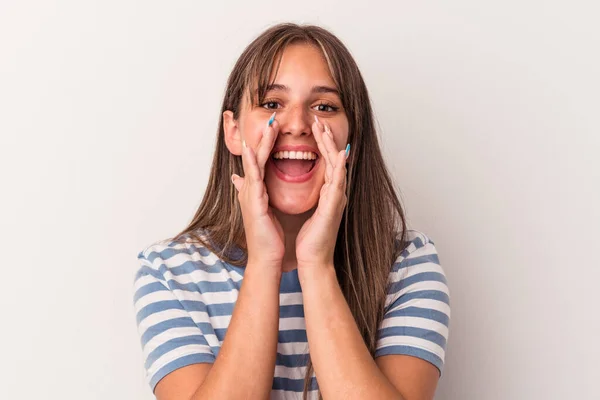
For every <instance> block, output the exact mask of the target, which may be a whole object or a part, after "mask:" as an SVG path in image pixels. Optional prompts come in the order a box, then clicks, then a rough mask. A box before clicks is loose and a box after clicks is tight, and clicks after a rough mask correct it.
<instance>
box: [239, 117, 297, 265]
mask: <svg viewBox="0 0 600 400" xmlns="http://www.w3.org/2000/svg"><path fill="white" fill-rule="evenodd" d="M274 117H275V114H273V115H272V116H271V119H270V120H269V121H273V122H272V124H271V125H270V126H269V125H268V123H267V126H266V128H265V130H264V131H263V136H262V138H261V140H260V142H259V144H258V146H257V149H256V153H255V152H254V150H253V149H252V148H251V147H250V146H246V142H245V141H244V142H243V143H244V144H243V148H242V163H243V166H244V177H243V178H242V177H240V176H239V175H237V174H233V175H232V176H231V180H232V182H233V184H234V186H235V188H236V189H237V191H238V201H239V202H240V208H241V210H242V218H243V221H244V231H245V233H246V243H247V246H248V264H257V265H270V266H274V267H279V268H281V265H282V261H283V256H284V254H285V242H284V234H283V229H282V227H281V224H280V223H279V221H278V220H277V218H276V217H275V215H274V214H273V211H272V210H271V207H270V206H269V196H268V194H267V188H266V186H265V183H264V177H265V164H266V163H267V160H268V159H269V157H270V154H271V150H272V149H273V145H274V143H275V138H276V137H277V132H278V131H279V124H278V123H277V121H275V120H274Z"/></svg>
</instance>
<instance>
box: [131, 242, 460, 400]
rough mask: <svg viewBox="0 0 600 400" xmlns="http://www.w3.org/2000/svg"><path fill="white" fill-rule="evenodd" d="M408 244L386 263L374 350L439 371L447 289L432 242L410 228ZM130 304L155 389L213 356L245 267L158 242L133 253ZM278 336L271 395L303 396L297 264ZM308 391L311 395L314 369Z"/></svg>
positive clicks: (193, 245) (286, 281) (284, 286)
mask: <svg viewBox="0 0 600 400" xmlns="http://www.w3.org/2000/svg"><path fill="white" fill-rule="evenodd" d="M407 233H408V240H409V244H408V246H407V247H406V248H405V249H404V251H403V252H402V253H401V254H400V256H399V257H398V258H397V260H396V261H395V262H394V264H393V266H391V270H390V274H389V290H388V295H387V298H386V302H385V314H384V319H383V321H382V323H381V325H380V327H379V330H378V340H377V346H376V352H375V357H378V356H382V355H387V354H407V355H411V356H415V357H419V358H421V359H424V360H426V361H428V362H430V363H432V364H433V365H435V366H436V367H437V368H438V369H439V372H440V374H441V372H442V366H443V364H444V355H445V350H446V341H447V339H448V327H449V319H450V301H449V291H448V286H447V284H446V277H445V275H444V271H443V270H442V267H441V266H440V263H439V259H438V254H437V251H436V248H435V247H434V243H433V242H432V241H431V240H430V239H429V238H428V237H427V236H425V234H423V233H422V232H419V231H415V230H408V232H407ZM138 259H139V260H140V262H141V266H140V267H139V269H138V271H137V273H136V274H135V279H134V288H133V289H134V296H133V301H134V307H135V312H136V318H137V328H138V333H139V335H140V340H141V345H142V350H143V354H144V360H145V371H146V379H147V382H148V384H149V385H150V388H151V390H152V391H153V392H154V389H155V387H156V384H157V383H158V381H160V379H162V378H163V377H164V376H165V375H167V374H168V373H170V372H172V371H174V370H176V369H178V368H181V367H184V366H186V365H190V364H195V363H213V362H214V361H215V358H216V357H217V355H218V354H219V350H220V348H221V345H222V344H223V339H224V337H225V332H226V331H227V327H228V326H229V321H230V319H231V315H232V313H233V307H234V306H235V303H236V300H237V297H238V293H239V290H240V285H241V284H242V282H243V279H244V268H243V267H237V266H234V265H231V264H229V263H226V262H224V261H222V260H220V259H219V258H218V257H217V256H216V255H215V254H214V253H212V252H211V251H209V250H208V249H207V248H206V247H203V246H201V245H200V244H199V243H197V242H193V241H192V240H191V239H190V237H189V236H187V237H186V238H184V239H181V240H178V241H159V242H155V243H153V244H151V245H150V246H148V247H146V248H145V249H144V250H143V251H141V252H140V253H139V255H138ZM279 293H280V294H279V304H280V306H279V335H278V344H277V358H276V367H275V373H274V377H273V386H272V392H271V399H296V398H301V394H302V391H303V388H304V376H305V373H306V362H307V354H308V343H307V337H306V330H305V325H304V310H303V305H302V304H303V302H302V289H301V287H300V282H299V280H298V270H297V269H294V270H291V271H288V272H283V275H282V278H281V285H280V291H279ZM310 387H311V389H312V390H311V392H309V398H316V396H315V395H316V389H317V388H318V384H317V380H316V377H315V375H314V372H313V378H312V381H311V386H310Z"/></svg>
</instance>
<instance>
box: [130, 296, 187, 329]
mask: <svg viewBox="0 0 600 400" xmlns="http://www.w3.org/2000/svg"><path fill="white" fill-rule="evenodd" d="M166 310H184V308H183V305H182V304H181V303H180V302H179V300H162V301H156V302H154V303H150V304H148V305H147V306H144V307H143V308H142V309H141V310H140V311H138V312H137V314H136V318H137V323H138V325H139V324H140V322H142V321H143V320H144V318H146V317H147V316H149V315H151V314H154V313H157V312H161V311H166Z"/></svg>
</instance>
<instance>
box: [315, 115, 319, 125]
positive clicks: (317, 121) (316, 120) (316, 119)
mask: <svg viewBox="0 0 600 400" xmlns="http://www.w3.org/2000/svg"><path fill="white" fill-rule="evenodd" d="M315 122H316V123H317V124H318V123H319V118H317V116H316V115H315Z"/></svg>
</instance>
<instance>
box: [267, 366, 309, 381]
mask: <svg viewBox="0 0 600 400" xmlns="http://www.w3.org/2000/svg"><path fill="white" fill-rule="evenodd" d="M313 373H314V371H313ZM305 374H306V367H284V366H283V365H276V366H275V374H274V377H275V378H288V379H304V375H305Z"/></svg>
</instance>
